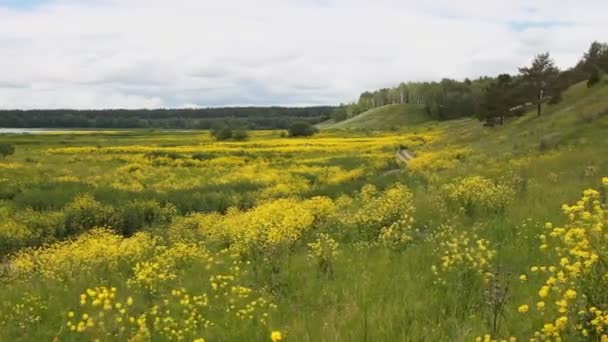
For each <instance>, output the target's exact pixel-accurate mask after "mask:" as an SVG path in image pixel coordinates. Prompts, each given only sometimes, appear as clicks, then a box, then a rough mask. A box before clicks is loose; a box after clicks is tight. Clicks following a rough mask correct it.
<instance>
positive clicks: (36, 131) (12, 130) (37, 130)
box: [0, 127, 68, 134]
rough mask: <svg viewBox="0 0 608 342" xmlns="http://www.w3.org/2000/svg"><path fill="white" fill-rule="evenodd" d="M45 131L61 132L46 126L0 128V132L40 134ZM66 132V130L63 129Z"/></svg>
mask: <svg viewBox="0 0 608 342" xmlns="http://www.w3.org/2000/svg"><path fill="white" fill-rule="evenodd" d="M46 132H63V131H62V130H55V129H47V128H1V127H0V134H40V133H46ZM65 132H68V131H65Z"/></svg>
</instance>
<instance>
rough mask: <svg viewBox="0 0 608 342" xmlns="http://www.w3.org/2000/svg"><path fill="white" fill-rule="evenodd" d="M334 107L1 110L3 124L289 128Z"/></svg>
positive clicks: (323, 117) (321, 117)
mask: <svg viewBox="0 0 608 342" xmlns="http://www.w3.org/2000/svg"><path fill="white" fill-rule="evenodd" d="M331 111H332V107H329V106H325V107H302V108H295V107H291V108H288V107H234V108H228V107H227V108H204V109H153V110H147V109H141V110H0V127H13V128H152V129H210V128H216V127H218V126H226V125H228V126H230V127H232V128H240V129H285V128H288V127H289V126H290V125H291V124H293V123H295V122H300V121H303V122H307V123H310V124H316V123H319V122H322V121H324V120H326V119H328V118H329V116H330V114H331Z"/></svg>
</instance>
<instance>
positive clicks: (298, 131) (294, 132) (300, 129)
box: [287, 122, 318, 137]
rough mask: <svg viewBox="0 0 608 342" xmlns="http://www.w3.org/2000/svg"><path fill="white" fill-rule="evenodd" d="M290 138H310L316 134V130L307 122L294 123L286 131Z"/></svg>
mask: <svg viewBox="0 0 608 342" xmlns="http://www.w3.org/2000/svg"><path fill="white" fill-rule="evenodd" d="M287 132H288V134H289V136H290V137H310V136H313V135H314V134H315V133H317V132H318V130H317V128H316V127H315V126H313V125H311V124H309V123H307V122H296V123H294V124H293V125H291V126H289V129H288V130H287Z"/></svg>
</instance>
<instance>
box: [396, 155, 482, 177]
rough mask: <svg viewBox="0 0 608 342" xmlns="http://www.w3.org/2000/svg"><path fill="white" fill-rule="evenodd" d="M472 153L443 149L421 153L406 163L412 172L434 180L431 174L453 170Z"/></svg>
mask: <svg viewBox="0 0 608 342" xmlns="http://www.w3.org/2000/svg"><path fill="white" fill-rule="evenodd" d="M472 152H473V151H472V150H471V149H469V148H453V149H450V148H444V149H440V150H436V151H429V152H421V153H418V154H417V155H416V158H414V159H413V160H411V161H410V162H409V163H408V168H409V169H410V170H412V171H413V172H416V173H420V174H423V175H425V176H427V177H430V178H434V177H433V174H434V173H436V172H437V171H441V170H449V169H453V168H455V167H456V166H458V165H459V164H460V161H462V160H464V159H465V158H467V156H469V155H470V154H471V153H472Z"/></svg>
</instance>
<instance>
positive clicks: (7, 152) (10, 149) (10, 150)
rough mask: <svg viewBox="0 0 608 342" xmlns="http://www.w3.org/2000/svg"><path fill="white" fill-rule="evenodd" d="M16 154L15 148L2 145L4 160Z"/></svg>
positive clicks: (1, 155)
mask: <svg viewBox="0 0 608 342" xmlns="http://www.w3.org/2000/svg"><path fill="white" fill-rule="evenodd" d="M13 154H15V146H13V145H10V144H0V157H2V159H4V158H6V157H8V156H10V155H13Z"/></svg>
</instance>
